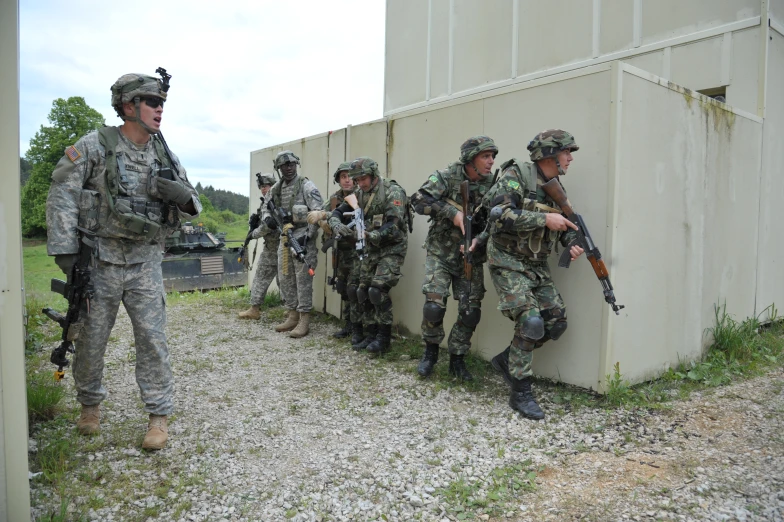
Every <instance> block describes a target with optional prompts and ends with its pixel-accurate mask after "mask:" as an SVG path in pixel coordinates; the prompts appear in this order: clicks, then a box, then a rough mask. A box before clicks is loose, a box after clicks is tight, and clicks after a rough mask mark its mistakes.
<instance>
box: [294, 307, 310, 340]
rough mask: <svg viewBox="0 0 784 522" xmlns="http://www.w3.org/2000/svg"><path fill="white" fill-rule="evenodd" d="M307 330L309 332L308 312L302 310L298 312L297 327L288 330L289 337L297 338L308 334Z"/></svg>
mask: <svg viewBox="0 0 784 522" xmlns="http://www.w3.org/2000/svg"><path fill="white" fill-rule="evenodd" d="M308 332H310V314H309V313H308V312H302V313H300V314H299V322H298V323H297V327H296V328H294V329H293V330H292V331H291V332H289V337H293V338H294V339H299V338H300V337H305V336H306V335H308Z"/></svg>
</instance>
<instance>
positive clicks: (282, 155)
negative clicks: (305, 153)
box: [272, 150, 302, 170]
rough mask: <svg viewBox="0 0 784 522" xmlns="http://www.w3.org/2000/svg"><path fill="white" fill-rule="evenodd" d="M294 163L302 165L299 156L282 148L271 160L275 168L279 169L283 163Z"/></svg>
mask: <svg viewBox="0 0 784 522" xmlns="http://www.w3.org/2000/svg"><path fill="white" fill-rule="evenodd" d="M288 162H292V163H296V164H297V165H302V164H301V163H300V162H299V156H297V155H296V154H294V153H293V152H291V151H290V150H282V151H280V152H278V155H277V156H275V159H274V160H272V166H273V168H274V169H275V170H279V169H280V168H281V167H282V166H283V164H284V163H288Z"/></svg>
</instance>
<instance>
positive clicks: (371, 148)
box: [346, 120, 388, 176]
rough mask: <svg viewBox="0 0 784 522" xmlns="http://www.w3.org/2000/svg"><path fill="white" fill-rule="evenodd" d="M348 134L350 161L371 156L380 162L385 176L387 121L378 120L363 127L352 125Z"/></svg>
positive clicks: (348, 156)
mask: <svg viewBox="0 0 784 522" xmlns="http://www.w3.org/2000/svg"><path fill="white" fill-rule="evenodd" d="M347 132H348V138H347V139H348V154H347V155H346V157H347V158H349V159H354V158H357V157H359V156H370V157H371V158H373V159H374V160H376V162H378V168H379V170H380V171H381V174H382V175H383V176H388V173H387V170H388V169H387V145H386V143H387V121H386V120H376V121H371V122H369V123H363V124H361V125H352V126H351V127H349V128H348V129H347Z"/></svg>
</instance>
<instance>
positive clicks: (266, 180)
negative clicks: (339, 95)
mask: <svg viewBox="0 0 784 522" xmlns="http://www.w3.org/2000/svg"><path fill="white" fill-rule="evenodd" d="M274 184H275V176H273V175H272V174H262V173H261V172H257V173H256V185H258V186H259V188H261V187H263V186H264V185H274Z"/></svg>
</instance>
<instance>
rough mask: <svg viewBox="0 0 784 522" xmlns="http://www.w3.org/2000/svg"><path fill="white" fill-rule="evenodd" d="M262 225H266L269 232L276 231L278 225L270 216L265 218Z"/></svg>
mask: <svg viewBox="0 0 784 522" xmlns="http://www.w3.org/2000/svg"><path fill="white" fill-rule="evenodd" d="M264 224H265V225H267V228H269V229H270V230H277V229H278V223H277V222H276V221H275V219H274V218H273V217H272V216H267V217H265V218H264Z"/></svg>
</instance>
